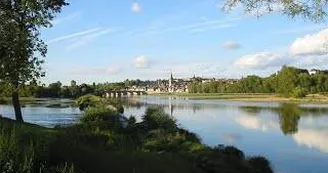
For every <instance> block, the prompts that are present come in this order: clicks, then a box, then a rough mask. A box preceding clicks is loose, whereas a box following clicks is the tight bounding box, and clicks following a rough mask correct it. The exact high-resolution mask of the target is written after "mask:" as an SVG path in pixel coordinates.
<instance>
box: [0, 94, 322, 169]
mask: <svg viewBox="0 0 328 173" xmlns="http://www.w3.org/2000/svg"><path fill="white" fill-rule="evenodd" d="M124 103H125V115H126V116H130V115H134V116H136V117H137V119H139V121H140V119H141V116H142V115H143V113H144V111H145V109H146V108H147V107H148V106H151V105H162V106H163V107H164V108H165V110H166V111H167V113H168V114H170V115H172V116H173V117H175V118H176V119H177V120H178V122H179V124H180V126H181V127H184V128H186V129H189V130H190V131H192V132H195V133H197V134H198V135H199V136H200V137H201V138H202V140H203V142H204V143H205V144H207V145H210V146H215V145H217V144H226V145H234V146H236V147H238V148H240V149H242V150H243V151H244V152H245V153H246V154H248V155H263V156H265V157H267V158H268V159H269V160H270V161H271V162H272V164H273V167H274V169H275V171H276V172H277V173H328V105H322V104H320V105H316V104H299V105H295V104H283V103H273V102H232V101H218V100H190V99H182V98H179V99H175V98H168V97H154V96H144V97H135V98H129V99H124ZM23 113H24V118H25V120H26V121H28V122H32V123H36V124H40V125H43V126H47V127H53V126H55V125H67V124H72V123H75V122H76V121H78V118H79V117H80V115H81V112H80V111H79V110H78V108H72V107H70V108H45V105H44V104H42V103H40V104H38V105H27V106H26V107H25V108H23ZM0 114H3V116H9V117H13V116H12V114H13V111H12V107H11V106H4V105H3V106H0Z"/></svg>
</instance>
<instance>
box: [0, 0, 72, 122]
mask: <svg viewBox="0 0 328 173" xmlns="http://www.w3.org/2000/svg"><path fill="white" fill-rule="evenodd" d="M66 5H68V4H67V3H66V2H65V0H1V1H0V40H1V41H0V80H1V81H4V82H8V83H9V84H10V85H11V87H12V101H13V106H14V110H15V116H16V120H17V121H23V117H22V112H21V108H20V102H19V94H18V93H19V86H20V85H21V84H24V83H26V82H27V81H31V80H34V79H38V78H40V77H41V76H42V75H43V72H42V69H41V64H42V63H43V58H44V57H45V56H46V53H47V46H46V44H45V43H44V42H43V41H42V39H41V38H40V28H42V27H45V28H48V27H51V23H50V22H51V20H52V19H53V18H54V17H55V15H56V14H57V13H59V12H60V11H61V9H62V7H63V6H66Z"/></svg>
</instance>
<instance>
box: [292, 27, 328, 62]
mask: <svg viewBox="0 0 328 173" xmlns="http://www.w3.org/2000/svg"><path fill="white" fill-rule="evenodd" d="M290 53H291V54H292V55H293V56H297V55H299V56H309V55H324V54H327V53H328V28H326V29H324V30H322V31H320V32H318V33H315V34H312V35H311V34H309V35H306V36H304V37H302V38H298V39H296V40H295V41H294V43H293V44H292V45H291V47H290Z"/></svg>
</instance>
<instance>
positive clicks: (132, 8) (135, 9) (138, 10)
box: [131, 2, 142, 13]
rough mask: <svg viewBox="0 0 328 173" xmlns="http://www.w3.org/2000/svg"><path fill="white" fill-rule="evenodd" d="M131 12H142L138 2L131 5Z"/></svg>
mask: <svg viewBox="0 0 328 173" xmlns="http://www.w3.org/2000/svg"><path fill="white" fill-rule="evenodd" d="M131 11H132V12H134V13H141V12H142V8H141V5H140V4H139V3H138V2H134V3H133V4H132V7H131Z"/></svg>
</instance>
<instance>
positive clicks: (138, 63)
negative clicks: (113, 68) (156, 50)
mask: <svg viewBox="0 0 328 173" xmlns="http://www.w3.org/2000/svg"><path fill="white" fill-rule="evenodd" d="M134 66H135V67H136V68H149V61H148V60H147V57H146V56H144V55H141V56H138V57H136V59H135V61H134Z"/></svg>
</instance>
